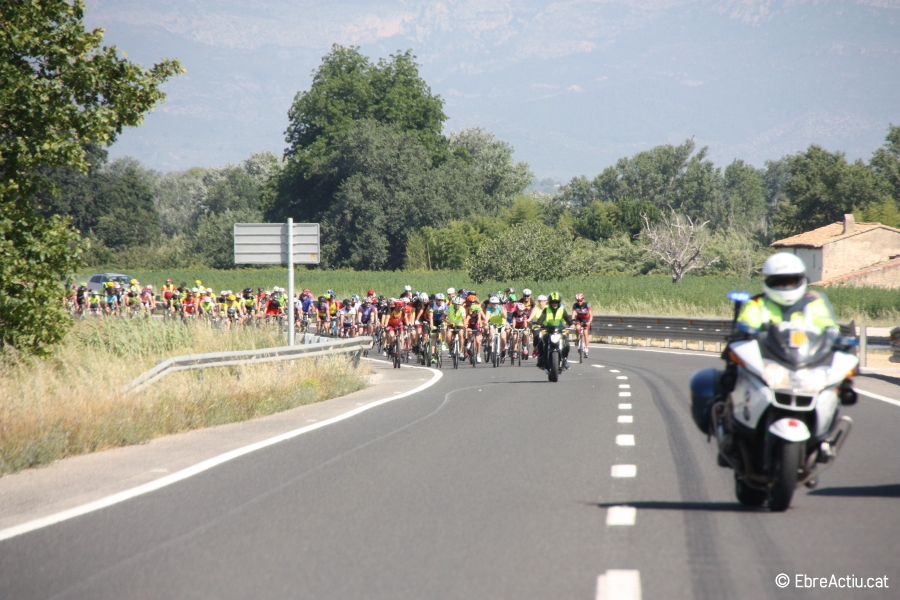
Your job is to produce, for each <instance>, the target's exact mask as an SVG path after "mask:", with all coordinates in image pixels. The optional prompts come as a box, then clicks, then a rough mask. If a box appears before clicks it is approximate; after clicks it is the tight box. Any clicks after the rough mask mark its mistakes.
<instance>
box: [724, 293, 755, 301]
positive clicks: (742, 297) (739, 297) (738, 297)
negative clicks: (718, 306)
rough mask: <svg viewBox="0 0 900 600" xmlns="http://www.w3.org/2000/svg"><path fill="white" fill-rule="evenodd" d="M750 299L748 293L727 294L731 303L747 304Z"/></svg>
mask: <svg viewBox="0 0 900 600" xmlns="http://www.w3.org/2000/svg"><path fill="white" fill-rule="evenodd" d="M750 298H752V296H751V295H750V292H728V299H729V300H731V301H732V302H747V301H748V300H750Z"/></svg>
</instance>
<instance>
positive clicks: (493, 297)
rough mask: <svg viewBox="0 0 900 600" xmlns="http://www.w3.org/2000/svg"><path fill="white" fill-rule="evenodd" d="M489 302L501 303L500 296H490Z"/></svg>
mask: <svg viewBox="0 0 900 600" xmlns="http://www.w3.org/2000/svg"><path fill="white" fill-rule="evenodd" d="M488 303H489V304H500V298H498V297H497V296H491V297H490V298H488Z"/></svg>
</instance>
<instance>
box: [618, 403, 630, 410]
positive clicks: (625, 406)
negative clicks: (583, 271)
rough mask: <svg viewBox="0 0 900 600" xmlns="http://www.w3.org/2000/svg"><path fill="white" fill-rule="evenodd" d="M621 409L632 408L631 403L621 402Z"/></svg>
mask: <svg viewBox="0 0 900 600" xmlns="http://www.w3.org/2000/svg"><path fill="white" fill-rule="evenodd" d="M619 410H631V405H630V404H624V403H623V404H619Z"/></svg>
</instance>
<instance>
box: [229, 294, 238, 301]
mask: <svg viewBox="0 0 900 600" xmlns="http://www.w3.org/2000/svg"><path fill="white" fill-rule="evenodd" d="M228 299H229V300H237V298H235V297H234V294H228Z"/></svg>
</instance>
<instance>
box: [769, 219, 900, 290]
mask: <svg viewBox="0 0 900 600" xmlns="http://www.w3.org/2000/svg"><path fill="white" fill-rule="evenodd" d="M772 246H773V247H774V248H777V249H778V250H781V251H784V252H791V253H793V254H796V255H797V256H799V257H800V258H801V259H802V260H803V262H804V264H805V265H806V272H807V275H808V276H809V281H810V282H811V283H813V284H815V285H852V286H860V285H871V286H878V287H888V288H897V287H900V229H894V228H893V227H888V226H887V225H882V224H881V223H856V222H855V221H854V219H853V215H844V222H843V223H832V224H831V225H826V226H825V227H819V228H818V229H813V230H812V231H807V232H805V233H801V234H799V235H795V236H793V237H789V238H786V239H783V240H778V241H777V242H773V243H772Z"/></svg>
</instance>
